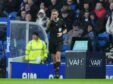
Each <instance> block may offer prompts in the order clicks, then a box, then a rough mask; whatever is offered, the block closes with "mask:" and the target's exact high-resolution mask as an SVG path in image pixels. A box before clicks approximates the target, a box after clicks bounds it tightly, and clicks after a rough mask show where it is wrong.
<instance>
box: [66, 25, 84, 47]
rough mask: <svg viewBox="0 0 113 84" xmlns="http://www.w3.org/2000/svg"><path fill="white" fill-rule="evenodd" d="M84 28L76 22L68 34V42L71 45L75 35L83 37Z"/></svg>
mask: <svg viewBox="0 0 113 84" xmlns="http://www.w3.org/2000/svg"><path fill="white" fill-rule="evenodd" d="M82 33H83V30H82V29H81V28H80V26H79V24H76V23H74V24H73V29H71V30H70V31H69V32H68V34H67V43H68V44H69V45H71V41H72V38H73V37H81V36H82Z"/></svg>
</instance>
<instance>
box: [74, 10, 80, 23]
mask: <svg viewBox="0 0 113 84" xmlns="http://www.w3.org/2000/svg"><path fill="white" fill-rule="evenodd" d="M81 14H82V13H81V11H80V10H79V9H77V10H76V11H75V17H74V23H81V17H82V15H81Z"/></svg>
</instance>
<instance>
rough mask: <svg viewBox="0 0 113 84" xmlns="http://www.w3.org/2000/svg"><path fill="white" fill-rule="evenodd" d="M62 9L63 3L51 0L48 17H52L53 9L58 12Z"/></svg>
mask: <svg viewBox="0 0 113 84" xmlns="http://www.w3.org/2000/svg"><path fill="white" fill-rule="evenodd" d="M61 7H62V5H61V3H58V0H51V3H50V5H49V7H48V12H47V16H48V17H50V14H51V10H52V9H57V10H58V11H60V9H61Z"/></svg>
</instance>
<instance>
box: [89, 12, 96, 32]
mask: <svg viewBox="0 0 113 84" xmlns="http://www.w3.org/2000/svg"><path fill="white" fill-rule="evenodd" d="M89 17H90V23H91V24H92V26H93V27H94V31H95V28H96V27H97V18H96V15H95V14H94V13H90V16H89Z"/></svg>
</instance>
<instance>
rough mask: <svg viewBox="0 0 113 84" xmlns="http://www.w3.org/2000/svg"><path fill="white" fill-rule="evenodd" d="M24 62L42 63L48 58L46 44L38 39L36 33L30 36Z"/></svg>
mask: <svg viewBox="0 0 113 84" xmlns="http://www.w3.org/2000/svg"><path fill="white" fill-rule="evenodd" d="M25 54H26V56H25V60H26V61H28V62H29V63H33V64H41V63H44V61H45V60H46V58H47V56H48V50H47V46H46V43H45V42H44V41H42V40H41V39H40V38H39V35H38V33H37V32H34V33H33V34H32V40H31V41H30V42H28V43H27V45H26V51H25Z"/></svg>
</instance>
